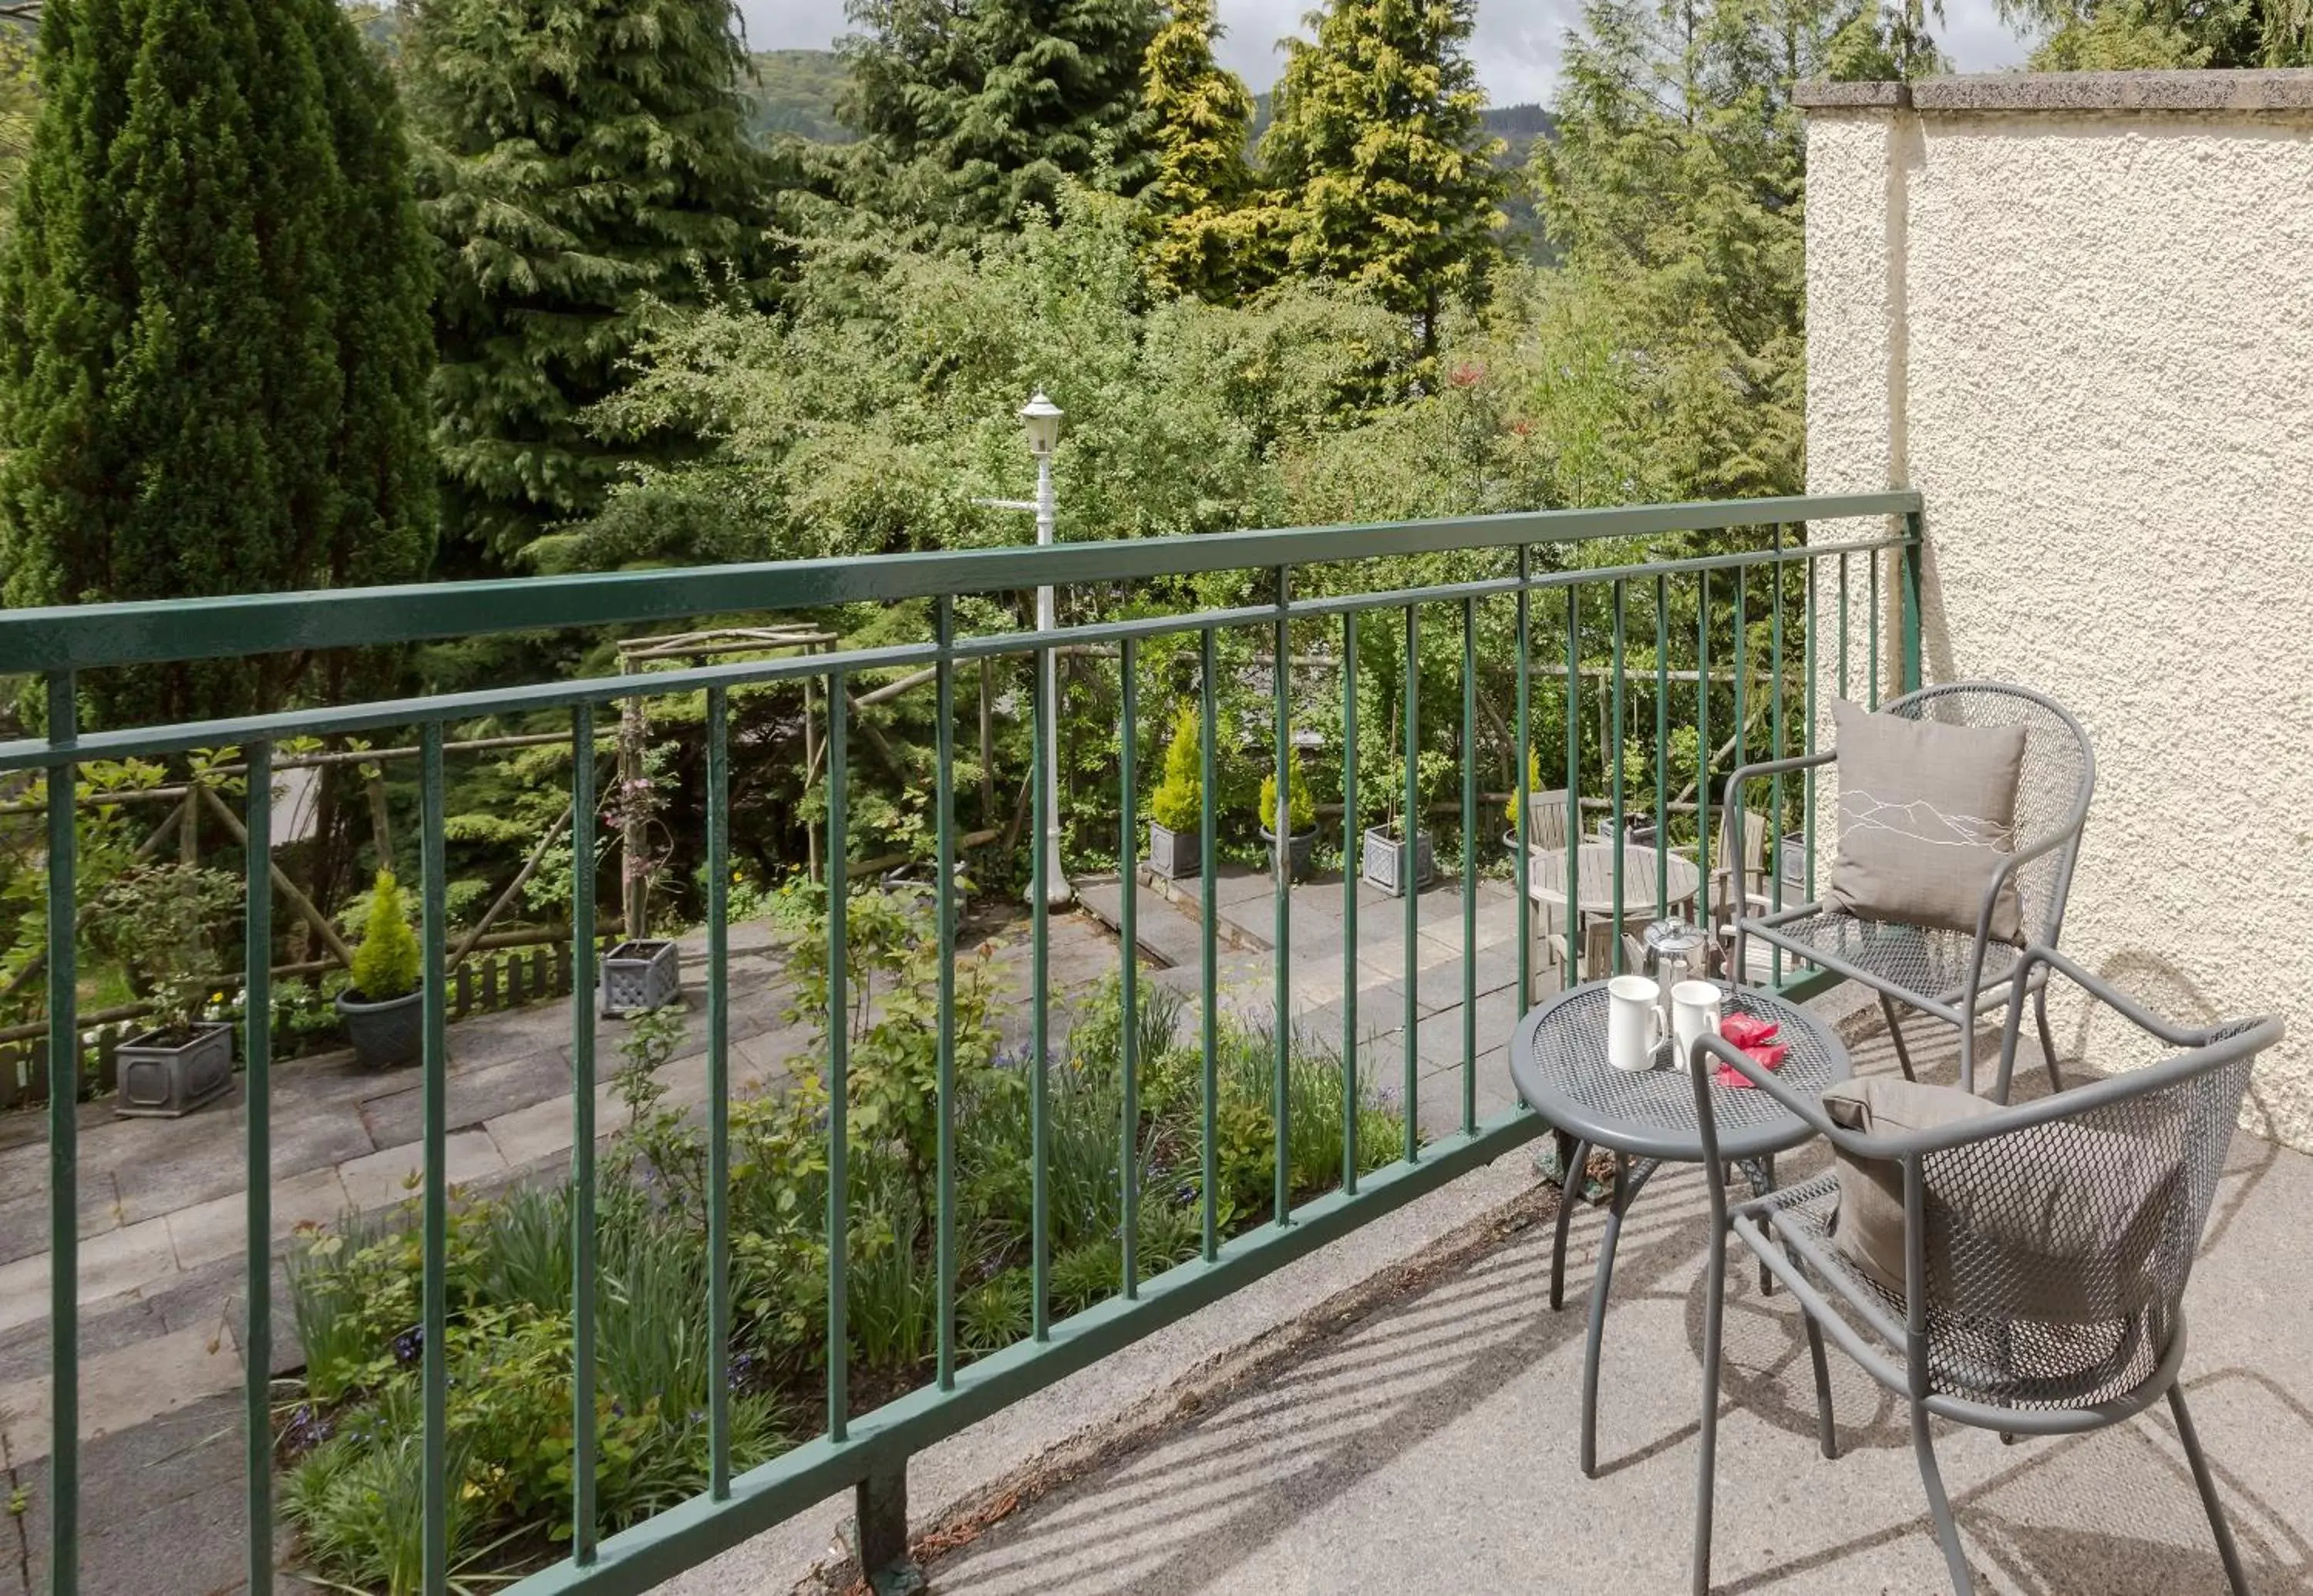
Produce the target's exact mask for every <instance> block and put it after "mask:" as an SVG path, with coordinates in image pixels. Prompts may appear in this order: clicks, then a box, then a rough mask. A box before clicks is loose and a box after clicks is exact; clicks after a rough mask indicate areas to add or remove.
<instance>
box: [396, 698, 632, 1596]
mask: <svg viewBox="0 0 2313 1596" xmlns="http://www.w3.org/2000/svg"><path fill="white" fill-rule="evenodd" d="M443 787H444V779H443V774H442V723H441V722H440V721H438V720H429V721H427V723H426V724H425V725H424V726H422V727H419V728H418V788H419V793H420V800H419V807H420V809H421V811H422V813H421V815H420V817H419V826H420V830H419V833H418V844H419V849H420V853H421V868H420V870H419V876H420V881H421V885H422V889H423V895H424V902H425V908H424V913H423V916H422V920H423V933H422V939H423V942H424V956H425V966H424V968H425V977H426V978H425V985H424V986H423V988H422V989H421V990H423V991H424V992H425V994H426V995H425V997H424V998H423V999H421V1000H420V1002H421V1005H422V1008H423V1010H424V1014H423V1018H424V1025H425V1039H424V1054H423V1056H424V1059H425V1069H426V1088H425V1118H426V1128H425V1137H426V1146H425V1152H426V1169H425V1177H424V1180H425V1230H426V1233H425V1240H424V1253H425V1265H426V1275H425V1284H424V1292H425V1300H424V1308H423V1313H422V1318H421V1321H420V1322H421V1327H422V1329H421V1333H422V1335H423V1336H424V1340H425V1348H424V1357H423V1364H424V1367H423V1370H422V1375H421V1378H422V1381H423V1384H424V1388H425V1413H426V1489H425V1525H424V1537H423V1539H424V1547H423V1551H424V1558H425V1582H426V1592H427V1596H444V1592H447V1591H448V1589H449V1583H450V1496H449V1450H450V1362H449V1347H448V1346H447V1345H445V1344H446V1342H447V1341H448V1339H449V1324H450V1280H449V1258H448V1254H449V1241H450V1188H449V1179H448V1171H447V1170H446V1169H445V1168H444V1163H445V1161H446V1160H447V1158H448V1144H449V1136H450V1100H449V1099H450V1051H449V1047H448V1040H449V1037H448V1025H447V1015H446V1013H445V1004H444V1000H445V999H446V997H447V995H448V993H447V991H446V988H445V986H444V979H443V973H444V964H445V963H446V962H447V956H448V952H449V948H448V917H447V915H446V914H445V913H444V902H445V900H446V896H447V894H448V890H449V878H448V872H447V869H446V868H445V864H446V861H445V859H444V841H443V835H442V827H443V823H444V792H443ZM590 1483H591V1482H590ZM587 1505H588V1506H589V1507H591V1506H592V1503H587ZM585 1528H586V1534H587V1541H586V1543H585V1544H586V1548H587V1549H588V1551H589V1553H590V1554H591V1550H592V1541H593V1526H592V1523H591V1521H589V1522H587V1524H586V1526H585ZM579 1549H580V1548H579V1547H578V1546H577V1545H574V1546H573V1547H572V1548H571V1550H572V1552H573V1554H574V1555H576V1553H577V1552H578V1551H579Z"/></svg>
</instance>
